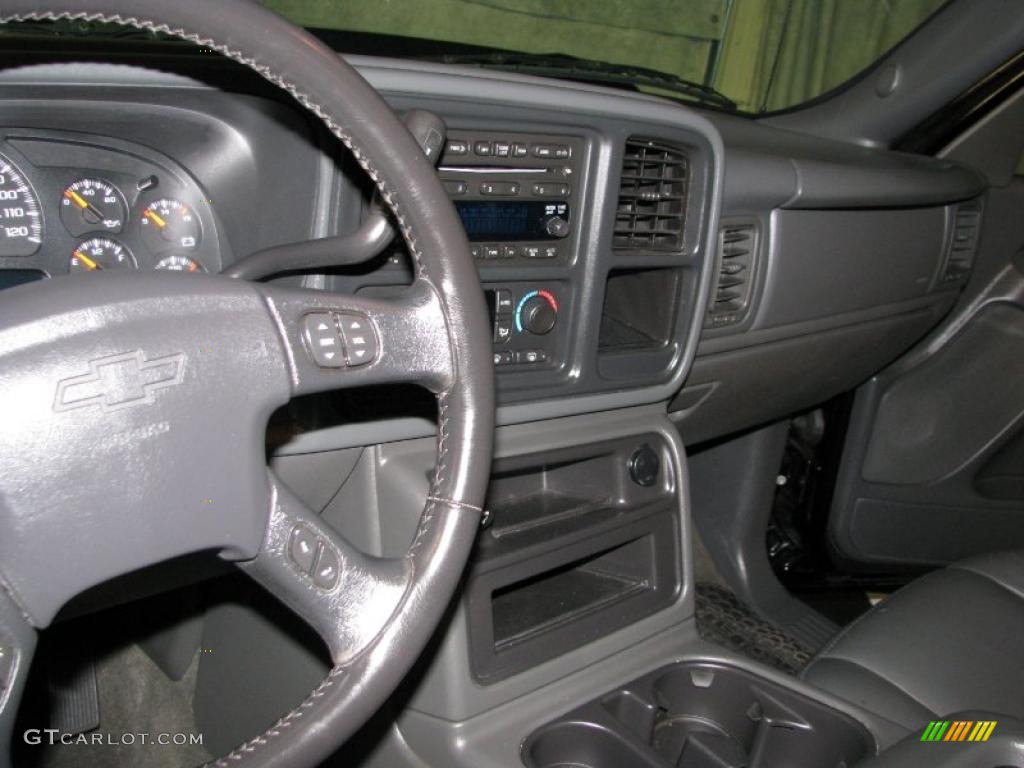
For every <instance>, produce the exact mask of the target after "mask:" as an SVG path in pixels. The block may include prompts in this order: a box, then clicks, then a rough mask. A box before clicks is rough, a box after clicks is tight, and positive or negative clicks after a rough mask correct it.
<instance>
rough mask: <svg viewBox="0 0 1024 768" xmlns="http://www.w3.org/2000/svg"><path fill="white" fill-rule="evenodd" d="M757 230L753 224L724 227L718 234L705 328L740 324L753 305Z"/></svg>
mask: <svg viewBox="0 0 1024 768" xmlns="http://www.w3.org/2000/svg"><path fill="white" fill-rule="evenodd" d="M755 235H756V230H755V228H754V225H753V224H751V223H737V224H724V225H723V226H722V229H721V230H720V231H719V234H718V255H717V259H716V261H715V282H714V284H713V285H712V289H711V290H712V294H711V299H710V300H709V302H708V316H707V319H706V320H705V321H704V327H705V328H718V327H720V326H723V325H731V324H733V323H738V322H739V321H740V320H742V319H743V316H744V314H745V313H746V309H747V306H748V305H749V304H750V289H751V287H752V286H753V282H754V266H755V260H756V256H757V249H756V245H757V242H756V236H755Z"/></svg>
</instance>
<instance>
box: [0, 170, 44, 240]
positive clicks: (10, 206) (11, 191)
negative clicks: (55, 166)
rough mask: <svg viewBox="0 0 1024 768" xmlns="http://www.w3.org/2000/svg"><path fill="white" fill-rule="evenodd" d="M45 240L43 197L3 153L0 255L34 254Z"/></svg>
mask: <svg viewBox="0 0 1024 768" xmlns="http://www.w3.org/2000/svg"><path fill="white" fill-rule="evenodd" d="M42 242H43V217H42V214H41V213H40V210H39V199H38V198H37V197H36V193H35V192H33V191H32V187H31V186H29V183H28V181H27V180H26V179H25V177H24V176H23V175H22V173H21V171H19V170H18V169H17V168H15V167H14V164H13V163H11V161H10V160H8V159H7V158H6V157H4V156H3V155H0V256H31V255H32V254H33V253H35V252H36V251H38V250H39V245H40V244H41V243H42Z"/></svg>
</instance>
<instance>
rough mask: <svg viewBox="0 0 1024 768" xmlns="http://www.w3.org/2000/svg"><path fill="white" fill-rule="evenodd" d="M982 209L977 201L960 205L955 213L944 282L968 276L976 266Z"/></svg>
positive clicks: (943, 274) (943, 270) (944, 270)
mask: <svg viewBox="0 0 1024 768" xmlns="http://www.w3.org/2000/svg"><path fill="white" fill-rule="evenodd" d="M980 226H981V209H980V208H979V207H978V204H977V203H964V204H963V205H958V206H957V207H956V209H955V211H954V213H953V235H952V237H950V239H949V249H948V251H947V252H946V260H945V265H944V266H943V268H942V282H955V281H957V280H960V279H961V278H963V277H966V276H967V275H968V274H969V273H970V271H971V267H972V266H974V252H975V251H976V250H977V248H978V230H979V228H980Z"/></svg>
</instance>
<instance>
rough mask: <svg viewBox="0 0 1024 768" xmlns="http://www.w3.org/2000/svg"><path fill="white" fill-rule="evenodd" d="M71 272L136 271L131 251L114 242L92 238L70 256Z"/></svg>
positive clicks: (107, 239)
mask: <svg viewBox="0 0 1024 768" xmlns="http://www.w3.org/2000/svg"><path fill="white" fill-rule="evenodd" d="M69 266H70V268H71V271H72V272H102V271H114V270H124V269H136V268H137V267H138V265H137V264H136V263H135V257H134V256H132V253H131V251H129V250H128V249H127V248H125V247H124V246H123V245H121V244H120V243H119V242H117V241H116V240H111V239H109V238H106V237H94V238H93V239H92V240H86V241H85V242H84V243H81V244H80V245H79V246H78V247H77V248H75V250H74V252H72V254H71V261H70V264H69Z"/></svg>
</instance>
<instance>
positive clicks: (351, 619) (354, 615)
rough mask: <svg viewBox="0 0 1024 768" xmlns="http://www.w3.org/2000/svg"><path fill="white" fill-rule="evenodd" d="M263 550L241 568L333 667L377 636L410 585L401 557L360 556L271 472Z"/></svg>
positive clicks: (406, 568)
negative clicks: (304, 628)
mask: <svg viewBox="0 0 1024 768" xmlns="http://www.w3.org/2000/svg"><path fill="white" fill-rule="evenodd" d="M270 483H271V510H270V517H269V520H268V523H267V535H266V538H265V539H264V543H263V547H262V549H261V550H260V553H259V554H258V555H257V556H256V558H255V559H254V560H249V561H245V562H242V563H239V566H240V568H241V569H242V570H243V571H245V572H246V573H248V574H249V575H250V576H251V577H252V578H253V579H254V580H256V581H257V582H259V583H260V584H262V585H263V586H264V587H266V588H267V589H268V590H269V591H270V592H271V593H272V594H274V595H276V596H277V597H278V598H280V599H281V600H282V601H283V602H284V603H285V604H286V605H287V606H288V607H289V608H291V609H292V610H293V611H295V613H296V614H298V615H299V616H300V617H301V618H303V619H304V620H305V621H306V623H307V624H309V625H310V626H311V627H312V628H313V629H314V630H316V632H317V633H318V634H319V635H320V637H321V638H322V639H323V641H324V643H325V644H326V645H327V648H328V650H329V651H330V653H331V658H332V659H333V661H334V663H335V664H336V665H341V664H344V663H345V662H347V661H349V660H351V659H352V658H353V657H354V656H356V655H358V654H359V652H360V651H362V650H363V649H364V648H366V647H367V646H368V645H369V644H370V643H371V642H372V641H373V639H374V638H375V637H376V636H377V635H378V634H379V633H380V630H381V629H382V628H383V627H384V626H385V624H387V622H388V620H389V619H390V618H391V617H392V616H393V615H394V614H395V611H396V610H397V609H398V607H399V605H400V604H401V601H402V597H403V596H404V595H405V592H406V588H407V587H408V585H409V579H410V572H409V564H408V562H407V561H406V560H405V559H387V558H379V557H373V556H371V555H367V554H365V553H364V552H362V551H361V550H359V549H357V548H356V547H354V546H353V545H352V544H350V543H349V542H348V541H347V540H346V539H345V538H344V537H342V536H341V535H340V534H338V533H337V532H336V531H335V530H334V529H333V528H331V527H330V526H329V525H327V524H326V523H325V522H324V521H323V520H322V519H321V518H320V516H319V515H317V514H315V513H314V512H312V511H311V510H310V509H309V508H308V507H307V506H306V505H305V504H303V503H302V502H301V501H300V500H299V499H298V498H296V496H295V495H294V494H293V493H292V492H291V491H290V490H289V489H288V488H287V487H286V486H284V485H283V484H282V483H281V482H280V481H279V480H278V479H277V478H276V477H274V476H273V474H271V476H270Z"/></svg>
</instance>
